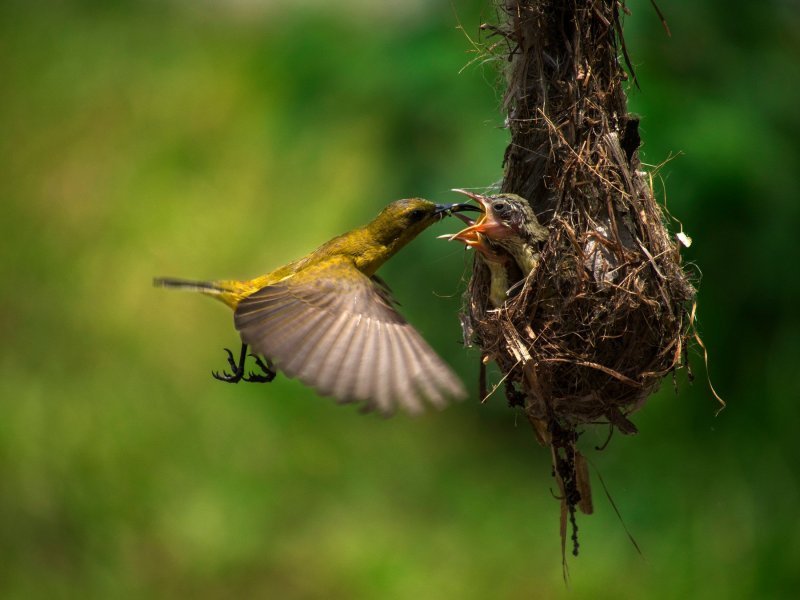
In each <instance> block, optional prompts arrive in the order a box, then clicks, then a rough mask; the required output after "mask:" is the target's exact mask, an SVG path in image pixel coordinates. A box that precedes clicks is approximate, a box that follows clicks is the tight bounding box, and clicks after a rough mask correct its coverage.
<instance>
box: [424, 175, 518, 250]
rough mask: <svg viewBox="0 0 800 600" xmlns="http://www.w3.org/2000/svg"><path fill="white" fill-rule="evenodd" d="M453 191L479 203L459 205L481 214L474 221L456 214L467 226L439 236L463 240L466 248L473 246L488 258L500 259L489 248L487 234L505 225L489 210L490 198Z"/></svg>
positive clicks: (465, 191) (458, 190)
mask: <svg viewBox="0 0 800 600" xmlns="http://www.w3.org/2000/svg"><path fill="white" fill-rule="evenodd" d="M453 191H454V192H458V193H460V194H464V195H465V196H468V197H470V198H472V199H473V200H475V201H476V202H478V203H479V204H480V207H476V206H473V205H471V204H465V205H460V206H467V207H469V208H470V209H471V210H475V211H482V212H483V214H482V215H481V216H480V217H479V218H478V219H477V220H476V221H473V220H472V219H470V218H469V217H467V216H465V215H461V214H457V215H456V216H457V217H458V218H460V219H461V220H462V221H464V222H465V223H466V224H467V227H465V228H464V229H462V230H461V231H459V232H458V233H454V234H450V235H442V236H439V237H440V238H444V239H447V240H448V241H453V240H458V241H460V242H463V243H464V244H465V245H466V246H467V248H474V249H475V250H477V251H478V252H480V253H481V254H483V255H484V256H485V257H486V258H487V259H488V260H494V261H498V260H500V257H499V256H498V255H497V253H495V252H494V251H493V250H492V249H491V248H490V246H489V244H488V242H487V236H488V237H491V232H492V231H494V230H496V229H497V228H498V227H502V228H503V229H505V225H502V224H501V223H499V222H498V221H497V219H496V217H495V216H494V214H493V213H492V211H491V208H490V205H491V200H490V199H489V198H487V197H486V196H481V195H480V194H476V193H474V192H470V191H468V190H462V189H454V190H453Z"/></svg>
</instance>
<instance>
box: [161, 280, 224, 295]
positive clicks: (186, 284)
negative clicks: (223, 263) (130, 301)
mask: <svg viewBox="0 0 800 600" xmlns="http://www.w3.org/2000/svg"><path fill="white" fill-rule="evenodd" d="M153 285H154V286H155V287H163V288H170V289H180V290H187V291H190V292H201V293H203V294H209V295H211V296H216V295H218V294H222V293H223V292H226V291H227V290H226V288H224V287H222V286H220V285H219V284H218V283H217V282H216V281H192V280H191V279H178V278H176V277H156V278H154V279H153Z"/></svg>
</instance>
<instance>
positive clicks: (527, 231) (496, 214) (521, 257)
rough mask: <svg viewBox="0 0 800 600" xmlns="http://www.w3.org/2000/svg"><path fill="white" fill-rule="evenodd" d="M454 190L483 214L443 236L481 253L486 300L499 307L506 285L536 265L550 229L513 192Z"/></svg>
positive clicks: (503, 298) (504, 296) (506, 289)
mask: <svg viewBox="0 0 800 600" xmlns="http://www.w3.org/2000/svg"><path fill="white" fill-rule="evenodd" d="M453 191H454V192H458V193H460V194H464V195H466V196H469V197H470V198H472V199H473V200H475V201H476V202H478V203H479V204H480V205H481V208H483V211H484V213H483V215H482V216H481V217H480V218H479V219H478V220H477V221H475V222H471V221H469V220H467V219H466V217H462V218H463V219H464V220H467V222H468V227H466V228H464V229H462V230H461V231H459V232H458V233H455V234H453V235H449V236H443V237H446V238H447V239H449V240H451V241H452V240H459V241H461V242H463V243H464V244H466V245H467V247H468V248H474V249H475V250H477V251H478V252H479V253H480V256H481V257H482V259H483V261H484V263H485V264H486V266H487V267H488V268H489V272H490V273H491V284H490V289H489V301H490V302H491V303H492V306H493V307H494V308H499V307H500V306H502V305H503V303H504V302H505V301H506V299H507V298H508V291H509V288H510V287H511V286H512V285H513V283H516V282H517V281H519V280H521V279H523V278H524V277H527V276H528V274H529V273H530V272H531V271H533V270H534V269H535V268H536V266H537V265H538V264H539V245H540V244H541V243H542V242H544V241H546V240H547V237H548V236H549V231H548V230H547V228H546V227H544V226H542V225H541V224H540V223H539V221H538V219H537V218H536V215H535V214H534V212H533V209H532V208H531V205H530V204H529V203H528V201H527V200H525V198H522V197H520V196H517V195H516V194H509V193H505V194H494V195H491V196H484V195H481V194H476V193H474V192H470V191H468V190H462V189H454V190H453Z"/></svg>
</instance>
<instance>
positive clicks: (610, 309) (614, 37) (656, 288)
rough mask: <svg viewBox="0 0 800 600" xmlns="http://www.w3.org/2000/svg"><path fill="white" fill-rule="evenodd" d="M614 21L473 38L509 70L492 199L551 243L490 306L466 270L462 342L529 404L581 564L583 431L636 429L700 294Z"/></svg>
mask: <svg viewBox="0 0 800 600" xmlns="http://www.w3.org/2000/svg"><path fill="white" fill-rule="evenodd" d="M620 8H621V9H622V10H623V11H624V10H625V7H624V4H620V3H618V2H617V0H576V1H574V2H561V1H559V0H506V1H505V3H504V4H503V5H502V6H501V14H502V16H503V18H501V24H500V25H499V26H495V25H483V26H482V29H483V30H484V31H485V32H487V35H488V39H489V40H490V41H492V42H493V44H492V47H493V49H494V52H495V54H497V53H498V52H499V53H501V54H504V55H505V56H506V57H507V59H508V60H507V65H508V67H507V69H506V71H505V78H506V85H507V91H506V93H505V98H504V104H503V108H504V110H505V112H506V113H507V126H508V128H509V129H510V130H511V143H510V144H509V146H508V148H507V150H506V153H505V158H504V167H505V174H504V178H503V182H502V186H501V188H500V190H499V191H500V192H512V193H515V194H518V195H520V196H522V197H523V198H526V199H527V200H528V201H529V202H530V204H531V206H532V207H533V209H534V211H535V212H536V214H537V216H538V218H539V221H540V222H541V223H542V224H543V225H544V226H546V227H547V228H548V230H549V232H550V235H549V238H548V240H547V241H546V242H545V243H543V244H542V245H541V247H540V249H539V251H540V255H541V256H540V261H539V264H538V267H537V268H536V269H534V270H533V271H531V273H530V274H529V275H528V276H527V277H526V278H525V279H524V280H523V281H521V282H519V283H518V284H517V285H516V286H514V287H512V291H511V293H510V298H509V299H508V300H507V301H506V302H505V304H504V305H503V306H502V307H500V308H496V309H495V308H493V307H492V305H491V303H490V302H489V278H490V274H489V270H488V269H487V267H486V265H485V264H484V263H483V261H482V260H481V259H480V257H476V260H475V265H474V270H473V275H472V278H471V281H470V284H469V287H468V290H467V295H466V303H465V309H464V315H463V324H464V332H465V339H466V340H467V341H468V342H471V343H474V344H476V345H477V346H479V347H480V348H481V349H482V352H483V355H484V363H485V362H488V361H489V360H493V361H495V362H496V363H497V365H498V366H499V368H500V370H501V371H502V373H503V374H504V376H505V384H506V393H507V395H508V398H509V401H510V403H511V404H517V405H521V406H523V407H524V411H525V414H526V415H527V417H528V418H529V420H530V421H531V423H532V424H533V426H534V428H535V430H536V433H537V436H538V437H539V440H540V441H541V443H542V444H544V445H546V446H549V447H550V448H551V451H552V453H553V461H554V473H555V476H556V480H557V481H558V484H559V488H560V490H561V494H562V507H563V509H562V540H563V539H564V535H565V533H566V520H567V518H568V516H569V518H570V519H571V520H572V523H573V538H574V540H575V546H574V549H573V551H574V553H576V554H577V538H576V528H575V526H574V512H575V508H576V507H578V508H581V509H583V510H584V512H591V499H590V495H589V487H588V472H587V470H586V465H585V459H584V458H583V457H582V456H581V455H580V453H579V452H578V451H577V450H576V448H575V442H576V440H577V437H578V434H579V431H580V428H581V426H584V425H586V424H591V423H607V424H610V425H611V426H612V428H616V429H618V430H620V431H621V432H622V433H627V434H630V433H634V432H636V428H635V426H634V425H633V423H631V421H630V420H629V419H628V417H629V416H630V415H631V413H633V412H634V411H636V410H637V409H639V408H641V407H642V405H643V404H644V402H645V400H646V399H647V397H648V396H649V395H650V394H651V393H653V392H654V391H655V390H656V388H657V387H658V386H659V383H660V382H661V380H662V379H663V378H664V376H665V375H668V374H670V373H672V372H674V371H675V370H676V369H678V368H680V367H681V366H684V365H685V364H686V348H687V342H688V338H689V335H690V330H691V328H692V320H693V301H694V296H695V290H694V288H693V286H692V284H691V283H690V281H689V279H688V277H687V274H686V272H685V271H684V270H683V268H682V266H681V257H680V253H679V249H680V244H679V243H678V240H677V238H675V237H672V236H671V235H670V233H669V232H668V230H667V227H666V226H665V218H664V213H663V212H662V210H661V208H660V206H659V205H658V204H657V203H656V201H655V198H654V194H653V189H652V180H651V178H650V176H649V175H648V174H647V173H646V172H645V171H643V169H642V166H641V163H640V162H639V157H638V152H637V149H638V147H639V144H640V139H639V133H638V118H637V117H635V116H633V115H630V114H629V113H628V111H627V101H626V96H625V91H624V90H625V87H626V86H627V85H630V84H631V83H635V75H634V74H633V70H632V69H631V68H630V63H629V61H628V58H627V51H626V49H625V45H624V40H623V37H622V24H621V15H620ZM659 15H660V13H659ZM623 63H624V64H623ZM625 66H627V67H628V69H627V72H626V69H625ZM631 79H633V80H634V81H630V80H631Z"/></svg>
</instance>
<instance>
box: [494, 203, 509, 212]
mask: <svg viewBox="0 0 800 600" xmlns="http://www.w3.org/2000/svg"><path fill="white" fill-rule="evenodd" d="M507 208H508V204H506V203H505V202H495V203H494V204H492V210H493V211H495V212H498V213H504V212H506V209H507Z"/></svg>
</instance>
